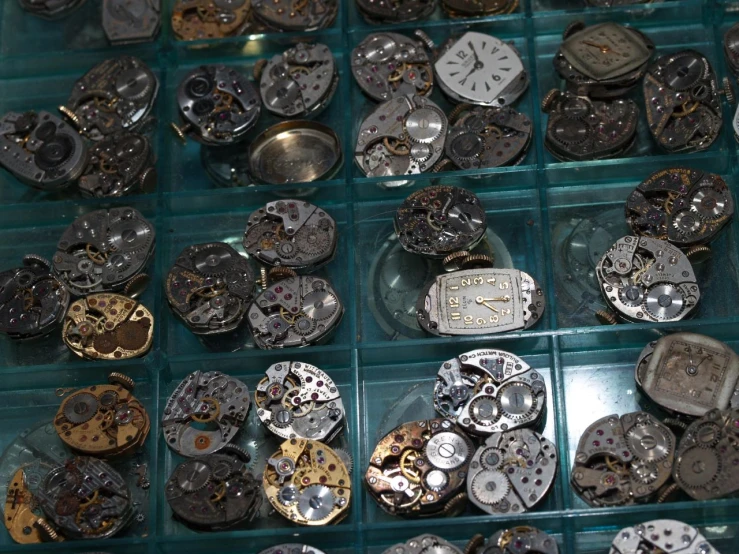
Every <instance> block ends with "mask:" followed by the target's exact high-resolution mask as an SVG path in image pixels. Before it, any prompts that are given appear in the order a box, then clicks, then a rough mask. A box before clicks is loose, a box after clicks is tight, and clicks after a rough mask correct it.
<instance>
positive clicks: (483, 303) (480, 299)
mask: <svg viewBox="0 0 739 554" xmlns="http://www.w3.org/2000/svg"><path fill="white" fill-rule="evenodd" d="M510 299H511V297H510V296H498V297H496V298H483V297H482V296H478V297H477V298H475V302H477V303H478V304H480V305H481V306H485V307H486V308H488V309H490V310H492V311H494V312H495V313H498V309H497V308H495V307H494V306H491V305H490V304H488V302H509V301H510Z"/></svg>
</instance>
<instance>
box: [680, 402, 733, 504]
mask: <svg viewBox="0 0 739 554" xmlns="http://www.w3.org/2000/svg"><path fill="white" fill-rule="evenodd" d="M737 460H739V409H737V406H736V403H735V402H733V403H732V409H729V410H711V411H709V412H708V413H706V414H705V415H704V416H703V417H701V418H700V419H698V420H697V421H694V422H693V423H692V424H691V425H690V426H689V427H688V428H687V430H686V431H685V433H684V434H683V437H682V438H681V439H680V444H679V445H678V447H677V453H676V454H675V467H674V468H673V471H672V476H673V478H674V479H675V482H676V483H677V484H678V485H679V486H680V488H681V489H682V490H683V491H685V492H686V493H687V494H688V495H689V496H690V497H692V498H694V499H695V500H710V499H714V498H723V497H725V496H735V495H736V493H737V491H739V462H738V461H737Z"/></svg>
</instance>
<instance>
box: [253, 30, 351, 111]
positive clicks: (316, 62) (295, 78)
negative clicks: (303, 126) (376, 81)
mask: <svg viewBox="0 0 739 554" xmlns="http://www.w3.org/2000/svg"><path fill="white" fill-rule="evenodd" d="M265 61H266V64H265V66H264V68H263V69H262V70H261V78H259V92H260V94H261V96H262V103H263V104H264V107H265V108H266V109H267V110H269V111H270V112H272V113H273V114H275V115H277V116H278V117H307V116H311V115H315V114H316V113H318V112H319V111H321V110H322V109H323V108H325V107H326V106H327V105H328V104H329V102H331V99H332V98H333V96H334V93H335V92H336V88H337V86H338V84H339V71H338V68H337V67H336V62H335V60H334V56H333V54H332V53H331V49H330V48H329V47H328V46H326V45H325V44H320V43H304V42H300V43H298V44H297V45H295V46H293V47H291V48H288V49H287V50H285V52H283V53H282V54H275V55H274V56H272V58H271V59H269V60H265Z"/></svg>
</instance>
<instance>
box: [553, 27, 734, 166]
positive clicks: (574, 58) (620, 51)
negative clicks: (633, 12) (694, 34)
mask: <svg viewBox="0 0 739 554" xmlns="http://www.w3.org/2000/svg"><path fill="white" fill-rule="evenodd" d="M734 33H735V34H736V31H735V32H734ZM731 37H732V35H731V33H727V35H726V38H725V41H724V42H725V50H726V56H727V60H729V63H730V65H731V59H732V57H731V56H732V50H731V47H730V46H729V44H730V43H731V40H732V39H731ZM731 44H733V43H731ZM654 52H655V46H654V43H653V42H652V40H651V39H650V38H649V37H648V36H646V35H645V34H644V33H642V32H641V31H639V30H637V29H635V28H633V27H625V26H623V25H620V24H617V23H613V22H607V23H599V24H595V25H589V26H586V25H585V24H584V23H582V22H579V21H576V22H573V23H571V24H570V25H569V26H568V27H567V28H566V29H565V31H564V34H563V42H562V44H561V45H560V48H559V50H558V51H557V53H556V55H555V57H554V60H553V63H554V69H555V70H556V72H557V73H558V74H559V76H560V78H561V79H562V80H563V81H564V83H565V89H564V90H559V88H556V89H553V90H551V91H550V92H549V93H548V94H547V95H546V96H545V97H544V99H543V100H542V105H541V108H542V111H544V112H545V113H548V115H549V117H548V121H547V127H546V134H545V138H544V145H545V146H546V148H547V150H548V151H549V152H550V153H551V154H552V156H554V157H555V158H557V159H558V160H562V161H586V160H601V159H606V158H614V157H620V156H624V155H627V154H628V152H629V150H630V149H631V147H632V146H633V145H634V143H635V142H636V136H637V127H638V126H640V125H644V124H646V126H647V128H648V130H649V133H650V134H651V136H652V139H653V142H654V143H655V144H656V145H657V146H658V147H659V148H660V149H661V150H662V151H665V152H667V153H691V152H699V151H702V150H705V149H707V148H709V147H710V146H711V145H712V144H713V143H714V142H715V140H716V139H717V138H718V136H719V134H720V131H721V126H722V121H721V109H722V108H721V98H720V95H721V94H725V95H726V97H727V100H728V101H729V102H730V103H733V102H734V94H733V90H732V88H731V84H730V82H729V80H728V79H726V78H725V79H724V81H723V83H722V86H721V87H720V86H719V83H718V77H717V76H716V72H715V71H714V69H713V67H712V66H711V64H710V62H709V61H708V59H707V58H706V56H705V55H703V54H702V53H701V52H698V51H696V50H682V51H677V52H668V53H663V54H661V55H659V56H657V57H656V58H655V55H654ZM640 82H641V85H642V92H643V97H644V105H643V109H644V114H645V117H646V121H645V122H643V123H640V122H639V121H640V110H639V107H638V106H637V104H636V102H634V100H632V99H631V98H629V97H627V95H629V93H630V92H631V91H633V90H634V89H635V88H636V87H637V85H638V84H639V83H640Z"/></svg>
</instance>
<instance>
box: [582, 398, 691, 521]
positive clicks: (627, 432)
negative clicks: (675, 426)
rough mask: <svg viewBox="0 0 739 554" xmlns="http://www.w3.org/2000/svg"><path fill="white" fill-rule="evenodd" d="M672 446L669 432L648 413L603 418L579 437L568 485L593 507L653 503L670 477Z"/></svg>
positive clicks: (673, 445)
mask: <svg viewBox="0 0 739 554" xmlns="http://www.w3.org/2000/svg"><path fill="white" fill-rule="evenodd" d="M676 445H677V439H676V438H675V435H674V434H673V432H672V431H671V430H670V429H669V428H668V427H667V426H666V425H664V424H663V423H661V422H660V421H658V420H657V419H655V418H654V417H653V416H651V415H649V414H648V413H646V412H633V413H629V414H626V415H623V416H621V417H620V419H619V416H618V415H616V414H613V415H610V416H606V417H603V418H601V419H599V420H598V421H596V422H595V423H593V424H591V425H590V426H589V427H588V428H587V429H586V430H585V432H584V433H583V434H582V436H581V437H580V441H579V442H578V445H577V453H576V454H575V463H574V465H573V466H572V473H571V475H570V481H571V484H572V488H573V489H574V490H575V492H576V493H577V495H578V496H579V497H580V498H582V499H583V500H584V501H585V502H587V503H588V504H590V505H591V506H594V507H604V506H624V505H629V504H635V503H643V502H650V501H653V500H655V499H656V496H657V494H658V491H659V489H660V487H662V486H663V485H664V484H665V483H667V481H668V480H669V479H670V474H671V472H672V469H673V462H674V458H675V448H676Z"/></svg>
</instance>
